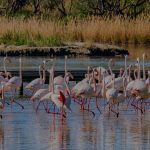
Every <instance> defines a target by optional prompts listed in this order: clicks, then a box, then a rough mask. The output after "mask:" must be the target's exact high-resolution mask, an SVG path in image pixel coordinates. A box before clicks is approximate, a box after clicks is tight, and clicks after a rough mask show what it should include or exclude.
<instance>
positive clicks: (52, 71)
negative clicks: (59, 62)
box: [51, 66, 54, 93]
mask: <svg viewBox="0 0 150 150" xmlns="http://www.w3.org/2000/svg"><path fill="white" fill-rule="evenodd" d="M51 90H52V92H53V93H54V66H52V69H51Z"/></svg>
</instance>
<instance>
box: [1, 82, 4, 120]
mask: <svg viewBox="0 0 150 150" xmlns="http://www.w3.org/2000/svg"><path fill="white" fill-rule="evenodd" d="M3 101H4V86H3V85H2V99H1V102H0V109H4V102H3ZM0 118H1V119H2V118H3V116H2V115H1V114H0Z"/></svg>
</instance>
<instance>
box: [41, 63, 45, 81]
mask: <svg viewBox="0 0 150 150" xmlns="http://www.w3.org/2000/svg"><path fill="white" fill-rule="evenodd" d="M42 80H43V81H44V82H45V63H44V68H43V79H42Z"/></svg>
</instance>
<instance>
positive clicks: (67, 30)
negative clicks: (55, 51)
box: [0, 17, 150, 46]
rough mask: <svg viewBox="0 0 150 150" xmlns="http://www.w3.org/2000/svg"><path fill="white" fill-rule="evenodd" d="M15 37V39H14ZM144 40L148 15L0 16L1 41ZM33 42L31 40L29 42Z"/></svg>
mask: <svg viewBox="0 0 150 150" xmlns="http://www.w3.org/2000/svg"><path fill="white" fill-rule="evenodd" d="M16 40H17V41H18V43H16ZM68 41H71V42H74V41H81V42H91V43H92V42H100V43H113V44H126V43H133V44H138V43H140V44H144V43H149V42H150V24H149V19H145V18H137V19H136V20H129V19H121V18H113V19H108V18H105V19H104V18H103V19H102V18H100V17H89V18H86V19H74V20H70V21H68V22H67V23H63V22H61V21H58V22H56V21H48V20H37V19H34V18H31V19H28V20H23V19H20V18H11V19H7V18H3V17H1V18H0V43H4V44H8V45H11V44H14V45H17V44H18V45H25V44H27V45H30V44H31V46H34V44H35V46H37V45H38V46H51V45H61V44H62V43H63V42H68ZM32 43H34V44H33V45H32Z"/></svg>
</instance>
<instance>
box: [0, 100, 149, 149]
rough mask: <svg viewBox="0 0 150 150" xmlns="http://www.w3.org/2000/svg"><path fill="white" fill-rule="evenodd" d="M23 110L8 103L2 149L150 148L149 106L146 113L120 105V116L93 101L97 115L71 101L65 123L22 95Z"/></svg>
mask: <svg viewBox="0 0 150 150" xmlns="http://www.w3.org/2000/svg"><path fill="white" fill-rule="evenodd" d="M20 102H21V103H22V104H23V105H24V106H25V110H21V109H20V108H18V106H15V105H13V108H12V110H11V108H10V107H8V106H7V107H6V109H5V110H4V112H3V113H2V114H3V119H2V120H0V149H1V150H30V149H36V150H61V149H64V150H66V149H67V150H86V149H89V150H99V149H102V150H142V149H145V150H146V149H150V117H149V114H150V110H147V112H146V114H145V115H144V116H141V115H140V113H139V114H137V113H136V112H135V111H134V110H133V109H131V108H130V109H129V110H128V111H125V110H123V109H121V111H120V116H119V118H116V117H115V116H114V115H113V114H112V115H111V116H110V117H109V116H108V114H107V113H103V114H99V113H98V112H97V111H96V109H95V104H94V102H92V103H91V108H92V109H93V110H95V112H96V116H95V117H94V118H93V116H92V115H91V114H89V113H86V112H84V113H83V112H81V111H80V110H79V106H78V105H77V104H75V103H74V102H72V109H73V112H72V113H71V114H70V113H68V115H67V119H65V120H64V121H63V123H62V120H61V118H60V117H58V116H55V117H54V116H53V115H50V114H46V113H45V111H44V110H43V109H42V106H41V109H40V110H39V111H38V113H36V112H35V109H34V106H33V105H32V104H31V103H29V102H28V101H27V100H22V99H20Z"/></svg>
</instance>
